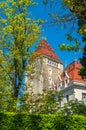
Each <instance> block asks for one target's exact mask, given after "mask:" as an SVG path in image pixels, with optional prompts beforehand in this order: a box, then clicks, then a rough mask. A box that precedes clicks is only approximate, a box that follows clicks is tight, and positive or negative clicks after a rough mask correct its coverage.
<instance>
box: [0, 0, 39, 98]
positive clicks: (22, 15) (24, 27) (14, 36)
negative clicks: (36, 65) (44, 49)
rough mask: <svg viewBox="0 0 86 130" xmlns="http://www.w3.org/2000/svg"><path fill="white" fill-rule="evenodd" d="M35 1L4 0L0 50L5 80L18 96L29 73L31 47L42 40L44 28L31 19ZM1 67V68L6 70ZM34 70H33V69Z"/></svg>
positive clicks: (0, 21)
mask: <svg viewBox="0 0 86 130" xmlns="http://www.w3.org/2000/svg"><path fill="white" fill-rule="evenodd" d="M35 4H36V3H35V2H34V0H17V1H15V0H1V1H0V51H1V53H2V55H3V59H2V63H0V64H1V66H2V68H3V70H4V71H3V75H4V76H5V77H6V78H8V80H7V79H6V80H4V78H3V77H1V80H2V81H3V86H4V82H5V83H6V82H7V83H6V85H5V86H8V84H9V83H10V86H11V87H12V93H13V95H14V96H15V97H17V96H18V93H19V90H20V88H21V86H22V80H23V78H24V73H25V72H27V70H28V68H27V65H28V62H29V58H30V55H31V54H30V47H31V46H33V45H34V42H35V41H37V40H38V37H39V33H40V27H39V26H38V22H37V21H35V20H33V19H32V18H31V16H30V12H29V8H30V7H31V6H33V5H35ZM2 68H1V67H0V69H2ZM30 70H31V69H30ZM0 84H1V82H0Z"/></svg>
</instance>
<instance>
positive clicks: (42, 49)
mask: <svg viewBox="0 0 86 130" xmlns="http://www.w3.org/2000/svg"><path fill="white" fill-rule="evenodd" d="M36 52H37V53H39V54H43V55H46V56H48V57H50V58H52V59H55V60H58V62H61V60H60V59H59V58H58V56H57V55H56V53H55V52H54V51H53V49H52V48H51V47H50V45H49V44H48V42H47V41H46V40H44V39H43V40H42V41H41V43H40V44H39V46H38V47H37V49H36Z"/></svg>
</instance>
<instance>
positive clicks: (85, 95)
mask: <svg viewBox="0 0 86 130" xmlns="http://www.w3.org/2000/svg"><path fill="white" fill-rule="evenodd" d="M82 101H83V102H84V104H86V93H82Z"/></svg>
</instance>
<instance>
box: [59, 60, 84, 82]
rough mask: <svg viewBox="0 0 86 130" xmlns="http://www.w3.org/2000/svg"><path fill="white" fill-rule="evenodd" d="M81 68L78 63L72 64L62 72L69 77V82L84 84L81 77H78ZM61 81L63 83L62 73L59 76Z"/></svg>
mask: <svg viewBox="0 0 86 130" xmlns="http://www.w3.org/2000/svg"><path fill="white" fill-rule="evenodd" d="M80 67H81V64H80V63H79V62H78V61H74V62H72V63H71V64H70V65H68V66H67V67H66V68H65V70H64V71H67V74H68V76H69V81H70V82H71V81H79V82H84V80H83V79H82V77H81V76H80V75H79V69H80ZM61 79H62V81H64V72H63V73H62V75H61Z"/></svg>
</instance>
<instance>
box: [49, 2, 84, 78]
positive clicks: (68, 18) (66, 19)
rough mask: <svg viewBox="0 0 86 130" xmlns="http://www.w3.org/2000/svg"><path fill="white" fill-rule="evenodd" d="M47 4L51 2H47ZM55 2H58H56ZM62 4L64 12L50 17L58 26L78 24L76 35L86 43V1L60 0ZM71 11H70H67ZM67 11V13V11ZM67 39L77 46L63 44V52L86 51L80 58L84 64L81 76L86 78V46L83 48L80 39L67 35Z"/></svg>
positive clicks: (61, 47)
mask: <svg viewBox="0 0 86 130" xmlns="http://www.w3.org/2000/svg"><path fill="white" fill-rule="evenodd" d="M46 1H47V3H48V2H49V0H46ZM53 2H56V0H54V1H53ZM61 2H62V5H63V11H62V13H61V14H60V13H59V14H58V13H57V14H52V15H50V16H51V17H52V19H54V21H55V23H56V24H57V23H58V24H64V23H69V24H70V22H73V26H74V23H78V29H76V30H75V31H76V33H78V34H79V35H81V37H82V41H83V42H84V43H86V13H85V12H86V0H62V1H61V0H60V4H61ZM67 9H69V11H68V10H67ZM65 10H66V11H65ZM66 38H67V39H68V40H69V41H73V42H74V43H75V44H74V45H67V44H65V43H63V44H61V45H60V46H59V48H60V49H61V50H68V51H79V50H80V51H82V50H83V51H84V52H83V56H82V58H80V63H81V64H82V68H81V71H80V74H81V75H82V77H84V76H85V77H86V73H85V72H86V69H85V68H86V64H85V60H86V57H85V53H86V49H85V48H86V45H85V46H84V48H83V49H82V48H81V43H80V42H79V41H78V38H74V37H72V36H71V35H70V34H67V35H66Z"/></svg>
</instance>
